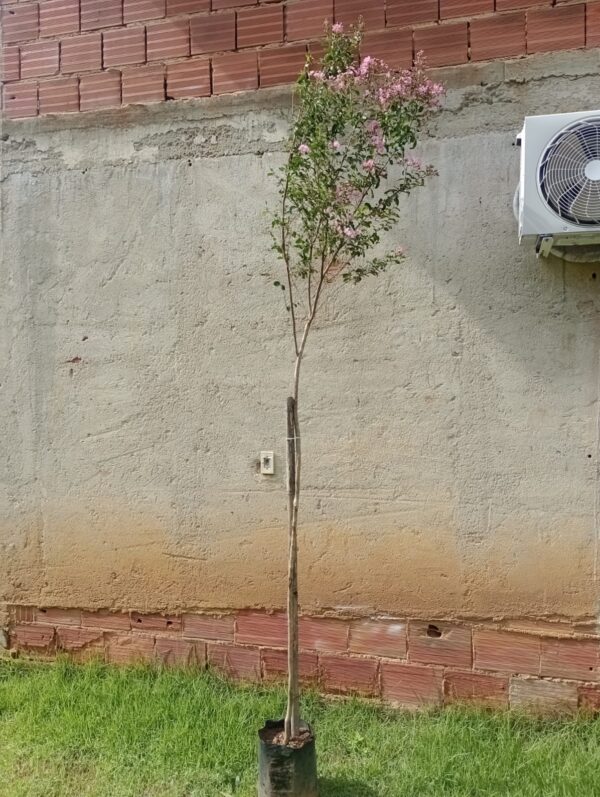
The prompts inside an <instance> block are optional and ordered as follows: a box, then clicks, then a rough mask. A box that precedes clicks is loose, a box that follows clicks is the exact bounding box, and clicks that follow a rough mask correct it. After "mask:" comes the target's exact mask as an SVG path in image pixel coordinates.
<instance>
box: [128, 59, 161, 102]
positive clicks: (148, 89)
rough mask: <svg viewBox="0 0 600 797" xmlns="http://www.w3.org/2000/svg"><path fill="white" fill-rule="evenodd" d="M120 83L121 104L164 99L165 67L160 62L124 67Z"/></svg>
mask: <svg viewBox="0 0 600 797" xmlns="http://www.w3.org/2000/svg"><path fill="white" fill-rule="evenodd" d="M121 83H122V92H123V105H129V104H131V103H138V102H160V101H161V100H164V99H165V69H164V66H163V65H162V64H156V65H154V66H140V67H134V68H133V69H124V70H123V72H122V74H121Z"/></svg>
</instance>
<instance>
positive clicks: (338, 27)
mask: <svg viewBox="0 0 600 797" xmlns="http://www.w3.org/2000/svg"><path fill="white" fill-rule="evenodd" d="M331 30H332V32H333V33H343V32H344V26H343V25H342V23H341V22H336V23H335V25H332V26H331Z"/></svg>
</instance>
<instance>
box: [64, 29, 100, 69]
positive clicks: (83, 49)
mask: <svg viewBox="0 0 600 797" xmlns="http://www.w3.org/2000/svg"><path fill="white" fill-rule="evenodd" d="M101 66H102V38H101V36H100V34H99V33H88V34H86V35H85V36H73V38H71V39H63V40H62V41H61V43H60V71H61V72H66V73H69V72H85V71H87V70H90V69H100V67H101Z"/></svg>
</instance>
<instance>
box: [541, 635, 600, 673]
mask: <svg viewBox="0 0 600 797" xmlns="http://www.w3.org/2000/svg"><path fill="white" fill-rule="evenodd" d="M599 653H600V647H599V643H598V641H597V640H593V639H542V664H541V670H540V674H541V675H548V676H550V677H554V678H570V679H572V680H575V681H598V680H599V679H600V672H599V671H598V664H599V661H598V659H599Z"/></svg>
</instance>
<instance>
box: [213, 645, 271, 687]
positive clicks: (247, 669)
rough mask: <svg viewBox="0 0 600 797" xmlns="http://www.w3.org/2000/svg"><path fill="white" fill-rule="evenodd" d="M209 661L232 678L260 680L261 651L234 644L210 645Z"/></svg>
mask: <svg viewBox="0 0 600 797" xmlns="http://www.w3.org/2000/svg"><path fill="white" fill-rule="evenodd" d="M208 662H209V664H210V665H211V666H212V667H215V668H216V669H218V670H222V671H223V672H224V673H225V674H226V675H229V676H230V677H232V678H241V679H243V680H247V681H260V653H259V651H258V650H254V649H252V648H237V647H234V646H233V645H209V646H208Z"/></svg>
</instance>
